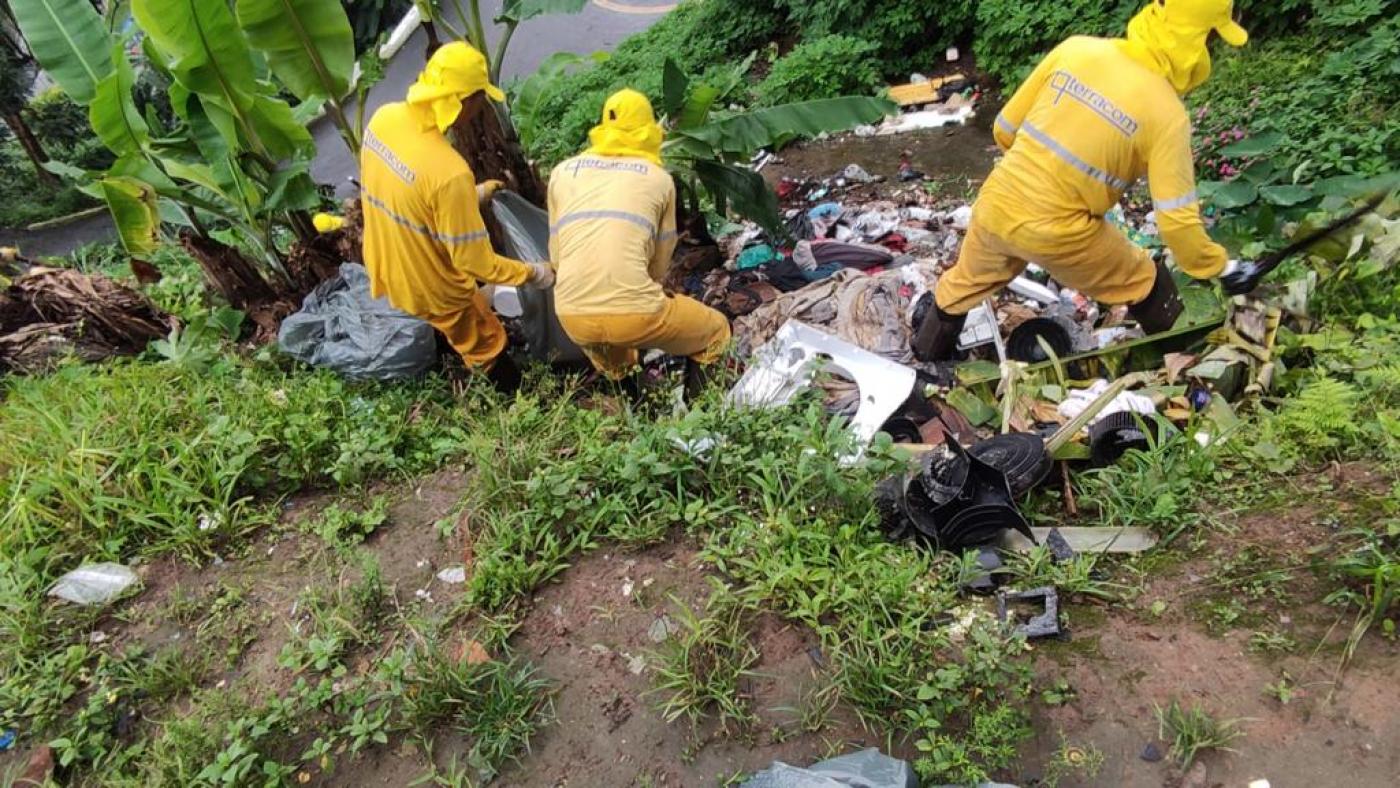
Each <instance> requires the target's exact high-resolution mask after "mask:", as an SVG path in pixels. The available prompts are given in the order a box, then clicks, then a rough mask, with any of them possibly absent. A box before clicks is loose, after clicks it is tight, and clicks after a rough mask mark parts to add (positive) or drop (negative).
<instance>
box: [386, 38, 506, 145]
mask: <svg viewBox="0 0 1400 788" xmlns="http://www.w3.org/2000/svg"><path fill="white" fill-rule="evenodd" d="M481 91H485V92H486V95H488V96H490V97H491V100H492V101H505V99H506V96H505V94H504V93H502V92H501V89H500V88H498V87H496V86H495V85H492V84H491V76H490V73H489V72H488V71H487V68H486V58H485V57H483V56H482V54H481V53H480V52H478V51H476V49H474V48H473V47H472V46H471V45H470V44H467V43H465V42H463V41H453V42H452V43H450V44H445V45H443V46H442V47H440V48H439V49H438V51H436V52H434V53H433V56H432V57H431V58H429V59H428V65H427V66H425V67H424V68H423V72H422V73H421V74H419V75H418V81H417V82H414V83H413V84H412V85H410V86H409V88H408V104H409V106H411V107H413V108H414V111H415V113H416V114H417V115H418V117H419V122H420V123H421V124H422V127H423V128H424V129H425V130H426V129H429V128H433V127H437V130H438V131H441V132H446V131H447V129H448V128H450V127H451V126H452V124H453V122H454V121H456V120H457V116H458V115H460V114H462V100H463V99H465V98H467V97H468V96H471V95H473V94H475V93H479V92H481Z"/></svg>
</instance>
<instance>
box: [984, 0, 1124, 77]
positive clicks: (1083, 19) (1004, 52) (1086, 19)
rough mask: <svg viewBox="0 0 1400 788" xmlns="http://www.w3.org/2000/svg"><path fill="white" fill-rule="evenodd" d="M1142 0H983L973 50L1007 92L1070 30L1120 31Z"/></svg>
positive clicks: (1083, 32) (1113, 33)
mask: <svg viewBox="0 0 1400 788" xmlns="http://www.w3.org/2000/svg"><path fill="white" fill-rule="evenodd" d="M1141 7H1142V2H1141V0H1032V1H1031V2H1026V1H1025V0H981V2H979V3H978V4H977V24H976V27H975V34H974V43H973V47H972V49H973V54H974V55H975V56H976V58H977V66H978V68H980V69H982V70H983V71H984V72H986V73H988V74H991V75H992V76H994V77H996V78H997V79H998V80H1000V81H1001V83H1002V85H1003V86H1005V88H1006V90H1007V92H1008V93H1010V91H1011V90H1012V89H1013V88H1014V86H1015V85H1017V84H1019V83H1020V82H1021V80H1023V79H1025V77H1026V75H1027V74H1029V73H1030V70H1031V69H1032V68H1034V67H1035V64H1036V61H1037V60H1039V59H1040V58H1041V56H1043V55H1044V54H1045V53H1047V52H1049V51H1050V50H1051V49H1053V48H1054V47H1055V45H1056V44H1059V43H1060V42H1061V41H1063V40H1064V39H1066V38H1068V37H1070V36H1072V35H1091V36H1093V35H1097V36H1121V35H1123V29H1124V26H1125V25H1126V24H1127V22H1128V19H1129V18H1130V17H1131V16H1132V15H1133V14H1134V13H1136V12H1137V10H1138V9H1140V8H1141Z"/></svg>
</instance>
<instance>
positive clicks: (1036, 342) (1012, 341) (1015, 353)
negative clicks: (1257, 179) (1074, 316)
mask: <svg viewBox="0 0 1400 788" xmlns="http://www.w3.org/2000/svg"><path fill="white" fill-rule="evenodd" d="M1041 339H1044V340H1045V344H1047V345H1049V346H1050V349H1051V350H1053V351H1055V355H1056V356H1057V357H1059V358H1064V357H1066V356H1069V355H1072V354H1073V351H1074V338H1073V337H1071V336H1070V334H1069V329H1068V328H1066V327H1065V325H1064V324H1063V323H1061V322H1060V321H1058V320H1055V319H1054V318H1049V317H1035V318H1031V319H1030V320H1027V321H1026V322H1024V323H1022V324H1021V325H1019V326H1016V328H1015V329H1013V330H1012V331H1011V336H1009V337H1007V339H1006V357H1007V358H1009V359H1011V360H1013V361H1024V362H1026V363H1028V364H1039V363H1040V362H1042V361H1049V360H1050V356H1049V355H1048V354H1047V353H1046V352H1045V348H1044V347H1041V344H1040V340H1041Z"/></svg>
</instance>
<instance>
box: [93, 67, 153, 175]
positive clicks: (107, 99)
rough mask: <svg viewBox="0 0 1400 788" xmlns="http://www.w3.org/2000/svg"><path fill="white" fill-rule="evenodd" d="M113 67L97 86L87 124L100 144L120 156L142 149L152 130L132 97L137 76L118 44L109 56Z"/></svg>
mask: <svg viewBox="0 0 1400 788" xmlns="http://www.w3.org/2000/svg"><path fill="white" fill-rule="evenodd" d="M112 65H113V66H114V68H113V69H112V73H110V74H108V75H107V76H106V77H104V78H103V79H102V80H101V81H100V82H98V83H97V94H96V95H95V96H94V97H93V99H92V104H90V105H88V121H89V122H90V123H91V124H92V128H93V130H94V131H96V132H97V137H98V139H100V140H102V144H103V145H106V146H107V147H108V148H109V149H111V151H112V152H113V153H115V154H117V155H118V156H122V155H124V154H128V153H135V152H137V151H140V150H141V149H142V148H143V147H145V145H146V142H147V141H148V140H150V138H151V131H150V128H149V127H147V126H146V120H145V118H143V117H141V113H140V112H138V111H137V109H136V102H135V101H133V100H132V98H131V88H132V86H133V85H134V84H135V83H136V74H135V72H134V71H132V68H131V64H130V63H128V62H127V61H126V55H125V53H123V52H122V49H121V45H120V44H117V45H116V46H115V51H114V52H113V53H112Z"/></svg>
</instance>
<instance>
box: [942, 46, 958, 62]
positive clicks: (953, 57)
mask: <svg viewBox="0 0 1400 788" xmlns="http://www.w3.org/2000/svg"><path fill="white" fill-rule="evenodd" d="M943 57H945V58H947V59H948V62H949V63H953V62H956V61H957V59H958V48H957V47H948V51H947V52H944V53H943Z"/></svg>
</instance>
